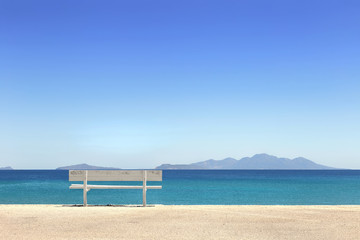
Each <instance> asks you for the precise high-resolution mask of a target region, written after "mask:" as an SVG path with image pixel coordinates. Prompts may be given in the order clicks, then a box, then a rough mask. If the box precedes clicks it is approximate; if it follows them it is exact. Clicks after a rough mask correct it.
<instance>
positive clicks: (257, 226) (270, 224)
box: [0, 205, 360, 240]
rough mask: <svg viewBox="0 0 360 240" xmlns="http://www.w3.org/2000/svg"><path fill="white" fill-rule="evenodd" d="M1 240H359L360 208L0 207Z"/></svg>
mask: <svg viewBox="0 0 360 240" xmlns="http://www.w3.org/2000/svg"><path fill="white" fill-rule="evenodd" d="M0 233H1V237H0V238H1V239H135V240H136V239H147V240H148V239H207V240H208V239H237V240H239V239H246V240H251V239H261V240H266V239H274V240H275V239H276V240H278V239H302V240H303V239H326V240H329V239H360V206H163V205H156V206H151V207H146V208H143V207H134V206H118V207H111V206H110V207H105V206H101V207H99V206H96V207H95V206H89V207H87V208H85V207H74V206H61V205H0Z"/></svg>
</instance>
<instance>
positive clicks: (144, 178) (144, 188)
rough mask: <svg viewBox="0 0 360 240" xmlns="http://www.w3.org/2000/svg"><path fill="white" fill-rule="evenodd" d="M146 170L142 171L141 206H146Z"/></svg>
mask: <svg viewBox="0 0 360 240" xmlns="http://www.w3.org/2000/svg"><path fill="white" fill-rule="evenodd" d="M146 178H147V176H146V171H145V170H144V171H143V207H146Z"/></svg>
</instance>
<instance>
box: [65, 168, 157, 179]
mask: <svg viewBox="0 0 360 240" xmlns="http://www.w3.org/2000/svg"><path fill="white" fill-rule="evenodd" d="M85 171H87V181H143V180H144V171H146V181H162V170H70V171H69V181H84V180H85Z"/></svg>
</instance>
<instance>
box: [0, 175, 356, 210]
mask: <svg viewBox="0 0 360 240" xmlns="http://www.w3.org/2000/svg"><path fill="white" fill-rule="evenodd" d="M101 184H104V182H102V183H101ZM106 184H107V183H106ZM114 184H122V183H119V182H118V183H114ZM125 184H126V185H129V184H137V183H136V182H135V183H125ZM138 184H141V183H140V182H139V183H138ZM158 184H159V182H158V183H157V182H153V183H150V184H149V185H158ZM161 184H162V186H163V189H162V190H148V193H147V200H148V203H149V204H189V205H191V204H214V205H220V204H236V205H237V204H245V205H248V204H250V205H252V204H261V205H262V204H270V205H271V204H283V205H302V204H315V205H323V204H360V170H359V171H358V170H327V171H326V170H324V171H322V170H313V171H307V170H304V171H302V170H300V171H296V170H291V171H288V170H259V171H258V170H165V171H163V182H162V183H161ZM69 186H70V182H69V181H68V171H62V170H11V171H7V170H3V171H0V204H82V190H70V189H69ZM88 203H89V204H141V203H142V190H94V189H93V190H91V191H89V192H88Z"/></svg>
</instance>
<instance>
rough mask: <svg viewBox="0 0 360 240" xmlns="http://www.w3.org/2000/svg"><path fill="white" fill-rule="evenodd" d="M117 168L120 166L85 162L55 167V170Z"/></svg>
mask: <svg viewBox="0 0 360 240" xmlns="http://www.w3.org/2000/svg"><path fill="white" fill-rule="evenodd" d="M119 169H120V168H114V167H99V166H92V165H89V164H86V163H82V164H76V165H70V166H64V167H58V168H56V170H119Z"/></svg>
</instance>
